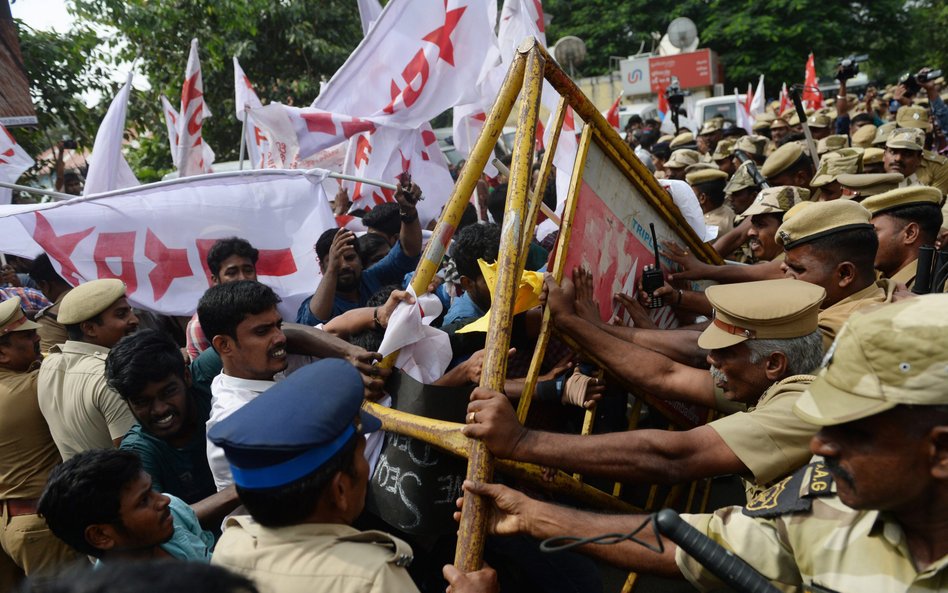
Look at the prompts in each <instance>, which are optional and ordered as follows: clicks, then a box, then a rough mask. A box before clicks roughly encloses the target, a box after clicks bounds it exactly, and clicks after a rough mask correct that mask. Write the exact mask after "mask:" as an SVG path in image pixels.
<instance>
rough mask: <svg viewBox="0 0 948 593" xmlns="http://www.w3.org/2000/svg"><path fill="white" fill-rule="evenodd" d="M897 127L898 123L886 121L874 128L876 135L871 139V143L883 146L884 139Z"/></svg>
mask: <svg viewBox="0 0 948 593" xmlns="http://www.w3.org/2000/svg"><path fill="white" fill-rule="evenodd" d="M897 127H898V125H897V124H896V123H895V122H894V121H890V122H886V123H884V124H882V125H881V126H879V127H878V128H877V129H876V137H875V138H873V139H872V145H873V146H879V147H883V146H885V141H886V140H888V139H889V134H891V133H892V130H894V129H895V128H897Z"/></svg>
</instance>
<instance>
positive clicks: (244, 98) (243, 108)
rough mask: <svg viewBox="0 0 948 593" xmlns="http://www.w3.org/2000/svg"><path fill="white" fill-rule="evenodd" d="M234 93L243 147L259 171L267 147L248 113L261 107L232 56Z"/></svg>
mask: <svg viewBox="0 0 948 593" xmlns="http://www.w3.org/2000/svg"><path fill="white" fill-rule="evenodd" d="M234 92H235V94H236V100H235V105H236V108H237V119H238V120H240V121H244V118H246V119H247V122H246V125H245V126H244V145H245V146H246V147H247V155H248V157H249V160H250V162H251V164H252V166H253V168H254V169H260V168H263V166H264V155H266V154H267V152H268V150H269V147H268V146H267V139H266V136H265V135H264V133H263V131H262V130H261V129H260V128H259V127H257V125H256V123H254V121H253V117H251V116H250V114H249V113H248V112H249V111H250V110H251V109H256V108H258V107H263V104H262V103H261V102H260V99H259V98H258V97H257V93H256V92H255V91H254V90H253V85H252V84H250V79H249V78H247V75H246V74H244V69H243V68H241V67H240V62H238V61H237V56H234Z"/></svg>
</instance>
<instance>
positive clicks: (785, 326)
mask: <svg viewBox="0 0 948 593" xmlns="http://www.w3.org/2000/svg"><path fill="white" fill-rule="evenodd" d="M705 294H706V295H707V297H708V301H709V302H710V303H711V305H712V307H714V319H713V320H712V322H711V325H709V326H708V327H707V329H705V330H704V332H702V334H701V336H700V337H699V338H698V345H699V346H700V347H701V348H704V349H707V350H714V349H721V348H730V347H732V346H735V345H737V344H740V343H741V342H744V341H747V340H754V339H792V338H799V337H803V336H807V335H809V334H812V333H813V332H815V331H817V312H818V310H819V305H820V303H821V302H822V301H823V298H824V297H825V296H826V291H825V290H824V289H823V288H822V287H820V286H816V285H814V284H809V283H807V282H801V281H799V280H792V279H789V278H784V279H780V280H764V281H759V282H744V283H739V284H723V285H715V286H709V287H708V289H707V291H706V293H705ZM812 379H813V377H811V376H809V375H797V376H793V377H786V378H784V379H783V380H781V381H779V382H777V383H775V384H774V385H772V386H771V387H770V388H769V389H767V391H766V392H764V394H763V395H762V396H761V397H760V399H759V400H758V401H757V402H756V403H755V404H754V405H753V406H752V407H750V408H748V410H747V411H746V412H738V413H735V414H731V415H730V416H725V417H723V418H720V419H718V420H715V421H714V422H712V423H711V424H709V426H710V427H711V428H712V429H714V431H715V432H717V433H718V435H719V436H720V437H721V439H722V440H723V441H724V442H725V443H726V444H727V446H728V447H729V448H730V449H731V450H732V451H733V452H734V454H735V455H736V456H737V457H738V458H739V459H740V460H741V461H742V462H743V463H744V465H745V466H747V469H748V470H750V472H751V474H752V478H753V483H749V484H748V493H749V495H750V494H753V493H754V492H756V489H757V488H759V487H761V486H765V485H768V484H770V483H771V482H773V481H774V480H775V479H777V478H780V477H782V476H785V475H787V474H788V473H790V472H792V471H793V470H795V469H796V468H798V467H800V466H801V465H802V464H804V463H806V461H807V459H809V458H810V452H809V443H810V439H811V438H812V436H813V435H814V434H815V433H816V427H815V426H813V425H811V424H809V423H807V422H804V421H802V420H800V419H799V418H797V417H796V416H794V415H793V413H792V411H791V410H792V409H793V405H794V403H795V402H796V400H797V398H798V397H799V396H800V394H801V393H802V392H803V390H804V389H806V386H807V384H808V383H809V382H810V381H811V380H812Z"/></svg>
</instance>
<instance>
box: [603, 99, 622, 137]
mask: <svg viewBox="0 0 948 593" xmlns="http://www.w3.org/2000/svg"><path fill="white" fill-rule="evenodd" d="M621 100H622V96H621V95H619V96H618V97H616V102H615V103H613V104H612V107H610V108H609V111H607V112H606V121H607V122H609V125H610V126H612V127H613V128H614V129H615V131H617V132H618V131H619V101H621Z"/></svg>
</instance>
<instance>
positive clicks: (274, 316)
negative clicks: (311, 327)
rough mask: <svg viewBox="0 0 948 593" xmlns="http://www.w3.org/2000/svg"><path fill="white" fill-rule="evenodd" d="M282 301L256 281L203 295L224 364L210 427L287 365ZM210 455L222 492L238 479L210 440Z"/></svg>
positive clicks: (208, 326) (204, 320) (205, 316)
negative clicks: (279, 308)
mask: <svg viewBox="0 0 948 593" xmlns="http://www.w3.org/2000/svg"><path fill="white" fill-rule="evenodd" d="M280 301H281V299H280V297H279V296H277V294H276V293H275V292H273V289H271V288H270V287H269V286H267V285H265V284H261V283H260V282H256V281H254V280H240V281H237V282H228V283H225V284H217V285H215V286H212V287H211V288H209V289H208V290H207V292H205V293H204V296H202V297H201V300H200V302H199V303H198V309H197V312H198V318H199V319H200V321H201V327H202V328H203V329H204V333H205V335H207V337H208V338H210V340H211V344H212V346H213V347H214V350H215V351H216V352H217V353H218V354H219V355H220V357H221V361H222V363H223V367H224V368H223V371H222V372H221V374H219V375H217V377H215V378H214V380H213V382H212V383H211V412H210V416H209V418H208V421H207V425H206V429H207V431H208V432H210V430H211V429H212V428H213V427H214V426H215V425H217V423H218V422H220V421H221V420H223V419H224V418H227V417H228V416H230V415H231V414H233V413H234V412H235V411H237V410H239V409H240V408H241V407H243V406H244V404H246V403H247V402H249V401H252V400H253V399H255V398H256V397H257V396H258V395H260V394H261V393H263V392H264V391H266V390H267V389H268V388H270V386H272V385H273V384H274V380H273V378H274V376H275V375H276V374H277V373H280V372H282V371H284V370H286V367H287V358H286V357H287V352H286V336H285V335H284V334H283V330H282V326H283V316H282V315H280V312H279V311H278V310H277V305H278V304H279V303H280ZM207 460H208V464H209V465H210V468H211V473H212V474H213V476H214V483H215V484H216V486H217V490H218V491H221V490H223V489H225V488H227V487H228V486H230V485H232V484H233V477H232V476H231V473H230V466H229V465H228V464H227V459H226V458H225V457H224V452H223V451H222V450H221V449H220V447H218V446H217V445H215V444H214V443H212V442H210V441H207Z"/></svg>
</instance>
